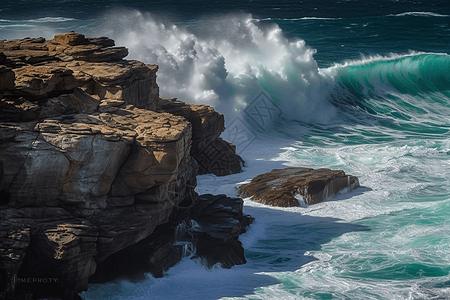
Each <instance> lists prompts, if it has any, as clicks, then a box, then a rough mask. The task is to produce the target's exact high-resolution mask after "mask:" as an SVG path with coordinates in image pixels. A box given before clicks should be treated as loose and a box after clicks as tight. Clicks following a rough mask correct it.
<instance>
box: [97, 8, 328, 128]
mask: <svg viewBox="0 0 450 300" xmlns="http://www.w3.org/2000/svg"><path fill="white" fill-rule="evenodd" d="M105 20H106V21H105V24H104V26H103V27H101V28H100V29H99V31H100V32H101V33H102V34H103V35H106V36H109V37H111V38H113V39H114V40H115V41H116V44H118V45H125V46H127V47H128V48H129V49H130V55H129V58H133V59H138V60H141V61H144V62H146V63H154V64H158V65H159V71H158V77H157V81H158V84H159V86H160V94H161V96H164V97H177V98H179V99H180V100H184V101H187V102H190V103H198V104H200V103H201V104H209V105H212V106H214V107H215V108H216V109H217V110H218V111H220V112H222V113H224V114H225V116H226V118H227V120H229V121H230V120H232V119H233V118H234V117H235V116H242V111H243V110H244V109H245V108H246V107H247V106H248V105H250V104H251V103H252V101H253V100H254V99H255V97H257V96H258V95H259V94H260V93H261V92H262V91H265V92H266V93H267V94H268V95H269V96H270V97H271V98H272V100H273V101H274V102H275V103H276V105H278V106H279V107H280V108H281V110H282V116H283V117H285V118H287V119H296V120H303V121H310V122H320V123H326V122H328V121H330V120H331V119H333V118H334V117H335V112H336V111H335V109H334V107H333V106H332V105H330V104H329V103H328V102H327V100H326V96H327V95H328V92H329V90H330V89H331V88H332V87H333V81H332V79H331V78H328V77H325V76H322V75H320V74H319V69H318V67H317V63H316V61H315V60H314V58H313V55H314V53H315V50H314V49H312V48H310V47H309V46H307V45H306V44H305V41H303V40H301V39H295V40H288V39H287V38H285V37H284V35H283V32H282V31H281V29H280V28H279V27H278V25H276V24H267V23H264V24H261V23H260V22H259V21H258V20H256V19H253V18H252V17H251V16H250V15H244V14H236V15H227V16H221V17H220V16H218V17H212V18H211V19H209V20H208V21H205V22H203V23H202V24H201V26H196V25H195V24H190V26H189V27H183V25H175V24H173V23H169V22H167V21H161V20H159V19H158V18H157V17H155V16H152V15H150V14H145V13H141V12H138V11H127V12H123V11H121V12H120V13H111V14H109V15H107V16H106V17H105ZM225 28H226V30H225Z"/></svg>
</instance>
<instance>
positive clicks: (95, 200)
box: [0, 32, 243, 299]
mask: <svg viewBox="0 0 450 300" xmlns="http://www.w3.org/2000/svg"><path fill="white" fill-rule="evenodd" d="M127 54H128V50H127V49H126V48H124V47H115V46H114V41H113V40H111V39H108V38H106V37H101V38H86V37H84V36H83V35H81V34H78V33H74V32H69V33H65V34H60V35H56V36H55V38H54V39H53V40H49V41H46V40H45V39H43V38H26V39H21V40H12V41H0V223H1V227H0V298H2V297H3V298H8V297H10V298H11V297H14V293H15V291H16V287H17V286H18V285H17V284H18V282H17V280H16V279H17V278H19V277H18V276H19V274H20V276H21V277H20V278H41V279H42V278H57V280H56V282H55V281H53V282H52V283H53V284H55V285H56V286H57V288H55V289H54V290H55V291H56V293H57V294H58V295H59V296H62V297H63V298H64V299H73V298H77V294H78V293H79V292H81V291H83V290H86V288H87V284H88V282H89V278H90V277H91V276H92V275H94V274H95V273H96V270H97V268H98V266H99V265H100V264H101V263H102V262H103V261H105V260H106V259H108V257H110V256H112V255H114V254H115V253H118V252H120V251H122V250H124V249H127V248H129V247H132V246H134V245H137V244H138V243H140V242H141V241H143V240H145V239H147V238H148V237H149V236H151V235H152V233H153V232H154V231H155V229H156V228H157V227H158V226H162V225H164V224H168V223H169V222H170V221H171V220H173V218H174V217H173V214H174V210H175V208H177V207H178V206H180V205H181V204H182V203H197V202H199V196H198V195H197V193H196V192H195V190H194V189H195V186H196V175H197V174H198V165H199V163H203V162H202V160H201V150H203V148H202V147H206V146H207V145H209V144H212V143H215V142H216V141H221V140H220V139H219V135H220V133H221V132H222V131H223V130H224V127H223V115H221V114H219V113H217V112H215V111H214V110H213V109H212V108H210V107H207V106H203V105H200V106H197V105H191V104H186V103H183V102H181V101H174V100H171V101H170V103H167V101H168V100H165V99H160V98H159V87H158V85H157V84H156V72H157V70H158V66H156V65H148V64H144V63H142V62H139V61H132V60H130V61H129V60H124V57H125V56H126V55H127ZM201 141H208V143H209V144H206V145H202V144H201ZM230 147H231V146H230ZM232 149H233V147H231V151H228V152H226V156H227V158H228V159H229V160H230V161H234V162H237V163H234V164H229V165H228V166H222V165H221V167H222V169H221V170H220V172H216V173H215V174H217V175H226V174H231V173H235V172H240V171H241V164H242V163H243V162H242V159H241V158H240V157H239V156H238V155H236V153H235V151H234V152H233V150H232ZM214 163H215V162H214V161H212V163H211V166H209V165H207V166H206V167H205V168H204V172H214V170H215V169H214V168H213V166H214V165H213V164H214ZM199 203H201V202H199ZM222 208H223V207H222ZM240 209H242V208H240ZM241 212H242V211H241ZM231 222H232V224H234V223H233V222H235V221H231ZM208 226H209V225H208ZM211 226H212V225H211ZM237 248H239V247H235V248H233V249H231V250H233V251H237V252H239V251H240V250H239V249H237ZM236 249H237V250H236ZM231 250H230V249H228V250H227V251H231ZM155 251H156V250H155ZM205 255H206V254H205ZM236 263H243V261H242V260H241V261H239V260H236ZM18 287H20V288H26V289H28V290H30V291H31V292H30V293H35V294H36V293H37V294H39V286H33V285H19V286H18ZM37 294H36V295H37ZM36 295H35V296H36Z"/></svg>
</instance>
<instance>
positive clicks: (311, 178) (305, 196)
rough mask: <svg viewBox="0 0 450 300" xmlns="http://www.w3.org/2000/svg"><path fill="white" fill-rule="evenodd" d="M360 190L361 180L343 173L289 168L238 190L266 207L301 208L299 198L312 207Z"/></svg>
mask: <svg viewBox="0 0 450 300" xmlns="http://www.w3.org/2000/svg"><path fill="white" fill-rule="evenodd" d="M357 187H359V180H358V178H356V177H355V176H351V175H346V174H345V172H344V171H342V170H330V169H316V170H315V169H310V168H295V167H288V168H285V169H274V170H272V171H270V172H268V173H265V174H261V175H258V176H256V177H255V178H253V179H252V180H251V182H250V183H247V184H243V185H241V186H240V187H239V194H240V195H241V197H251V199H252V200H253V201H256V202H260V203H263V204H266V205H272V206H281V207H289V206H299V205H300V203H299V200H298V198H299V197H301V198H302V201H303V202H304V203H305V204H307V205H310V204H315V203H319V202H322V201H325V200H328V199H331V198H333V197H335V196H336V194H338V193H339V192H340V191H342V190H344V189H348V190H349V191H350V190H353V189H355V188H357Z"/></svg>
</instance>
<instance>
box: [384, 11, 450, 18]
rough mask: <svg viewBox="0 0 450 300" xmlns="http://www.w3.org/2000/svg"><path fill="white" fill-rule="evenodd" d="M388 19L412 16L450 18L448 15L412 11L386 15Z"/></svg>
mask: <svg viewBox="0 0 450 300" xmlns="http://www.w3.org/2000/svg"><path fill="white" fill-rule="evenodd" d="M388 16H389V17H404V16H414V17H450V16H449V15H443V14H439V13H433V12H426V11H412V12H405V13H401V14H392V15H388Z"/></svg>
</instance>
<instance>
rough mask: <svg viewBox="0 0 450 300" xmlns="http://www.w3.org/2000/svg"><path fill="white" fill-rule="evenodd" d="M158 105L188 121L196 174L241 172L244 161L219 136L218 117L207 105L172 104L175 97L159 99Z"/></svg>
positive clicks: (221, 122) (221, 121)
mask: <svg viewBox="0 0 450 300" xmlns="http://www.w3.org/2000/svg"><path fill="white" fill-rule="evenodd" d="M158 106H159V107H161V109H162V110H163V111H166V112H168V113H171V114H173V115H176V116H183V117H185V118H186V119H187V120H188V121H189V122H191V124H192V126H193V128H192V131H193V132H192V147H191V155H192V156H193V157H194V158H195V159H196V160H197V162H198V165H199V170H198V172H199V174H208V173H212V174H214V175H217V176H224V175H230V174H235V173H239V172H241V167H242V166H243V165H244V160H243V159H242V158H241V157H240V156H239V155H237V154H236V147H235V146H234V145H232V144H230V143H228V142H227V141H224V140H222V139H221V138H220V137H219V136H220V134H221V133H222V131H224V130H225V120H224V117H223V115H222V114H219V113H218V112H216V111H214V109H213V108H212V107H210V106H207V105H192V104H188V103H184V102H181V101H176V98H171V99H163V98H160V101H159V102H158Z"/></svg>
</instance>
